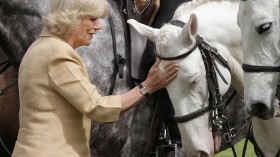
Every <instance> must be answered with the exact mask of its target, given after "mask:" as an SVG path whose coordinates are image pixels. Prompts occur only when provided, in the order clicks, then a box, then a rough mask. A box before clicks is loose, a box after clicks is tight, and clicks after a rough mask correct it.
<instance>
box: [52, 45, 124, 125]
mask: <svg viewBox="0 0 280 157" xmlns="http://www.w3.org/2000/svg"><path fill="white" fill-rule="evenodd" d="M48 73H49V74H48V75H49V79H50V85H51V87H52V88H53V89H54V90H55V91H57V92H58V93H59V94H60V95H61V96H62V97H64V98H65V99H66V100H67V101H68V102H70V103H71V104H72V105H73V106H74V107H75V108H76V109H78V110H79V111H80V112H81V113H83V114H84V115H86V116H87V117H89V118H90V119H93V120H95V121H99V122H113V121H116V120H118V118H119V115H120V112H121V108H122V101H121V96H119V95H115V96H113V95H112V96H101V95H100V94H99V93H98V91H97V89H96V86H94V85H92V84H91V83H90V81H89V78H88V74H87V71H86V69H85V67H84V64H83V62H82V60H81V58H80V57H79V55H78V54H77V53H76V52H75V51H74V50H73V52H67V53H57V54H55V55H54V56H52V57H51V59H50V61H49V64H48Z"/></svg>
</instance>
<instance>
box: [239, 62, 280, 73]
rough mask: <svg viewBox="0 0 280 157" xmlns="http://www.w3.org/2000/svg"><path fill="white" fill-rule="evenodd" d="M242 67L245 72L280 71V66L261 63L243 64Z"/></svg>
mask: <svg viewBox="0 0 280 157" xmlns="http://www.w3.org/2000/svg"><path fill="white" fill-rule="evenodd" d="M242 69H243V71H244V72H249V73H254V72H280V66H279V67H274V66H259V65H249V64H245V63H243V64H242Z"/></svg>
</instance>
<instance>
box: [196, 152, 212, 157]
mask: <svg viewBox="0 0 280 157" xmlns="http://www.w3.org/2000/svg"><path fill="white" fill-rule="evenodd" d="M198 156H200V157H209V156H210V155H209V154H207V153H205V152H204V151H201V152H200V155H198Z"/></svg>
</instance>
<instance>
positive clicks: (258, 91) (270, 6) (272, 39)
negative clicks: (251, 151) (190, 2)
mask: <svg viewBox="0 0 280 157" xmlns="http://www.w3.org/2000/svg"><path fill="white" fill-rule="evenodd" d="M267 22H272V25H271V27H270V29H268V30H267V31H265V32H263V33H258V31H257V30H258V29H259V27H260V26H261V25H262V24H265V23H267ZM238 24H239V26H240V28H241V34H242V47H243V50H244V63H246V64H250V65H259V66H279V65H280V40H279V27H280V26H279V0H270V1H264V0H247V1H240V7H239V12H238ZM278 82H279V73H278V72H272V73H268V72H267V73H264V72H261V73H245V82H244V84H245V92H244V93H245V103H246V109H247V111H248V113H250V114H252V115H253V116H256V117H260V118H263V119H269V120H261V119H258V118H253V130H254V136H255V138H256V142H257V143H258V146H259V147H260V148H261V150H262V152H263V153H264V155H265V156H267V157H274V156H275V155H276V153H277V151H278V149H279V148H280V140H279V139H280V132H279V130H280V118H273V117H274V114H275V112H276V109H277V108H278V102H277V100H276V99H275V92H276V91H275V90H276V87H277V83H278ZM270 118H272V119H270Z"/></svg>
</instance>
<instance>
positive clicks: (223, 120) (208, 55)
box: [155, 20, 251, 157]
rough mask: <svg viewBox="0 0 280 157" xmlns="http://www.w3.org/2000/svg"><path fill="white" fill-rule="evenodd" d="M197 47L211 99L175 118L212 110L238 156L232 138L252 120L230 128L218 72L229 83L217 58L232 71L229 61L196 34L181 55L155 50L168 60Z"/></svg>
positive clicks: (179, 23)
mask: <svg viewBox="0 0 280 157" xmlns="http://www.w3.org/2000/svg"><path fill="white" fill-rule="evenodd" d="M169 23H170V24H172V25H175V26H178V27H181V28H183V27H184V25H185V23H184V22H182V21H179V20H172V21H170V22H169ZM197 48H198V49H199V51H200V53H201V56H202V59H203V62H204V65H205V70H206V79H207V84H208V90H209V99H208V101H209V105H208V106H206V107H203V108H201V109H199V110H197V111H194V112H191V113H189V114H187V115H184V116H181V117H174V119H175V121H176V122H177V123H183V122H187V121H190V120H192V119H195V118H197V117H198V116H200V115H202V114H204V113H206V112H209V111H212V116H211V117H212V123H213V126H214V127H216V128H217V129H218V130H219V131H220V132H221V133H222V134H223V135H224V138H225V142H226V143H227V144H228V145H229V146H230V147H231V148H232V151H233V154H234V156H235V157H237V154H236V151H235V149H234V145H233V143H232V138H233V137H234V136H235V135H236V132H237V129H239V128H240V127H242V126H243V125H244V124H246V123H248V122H249V121H250V120H251V116H247V117H246V118H244V119H243V120H242V122H240V123H238V124H237V125H236V126H235V127H233V128H230V127H229V124H228V121H227V117H226V116H225V115H223V113H222V112H223V111H224V109H225V108H226V107H227V105H228V104H225V103H224V102H223V100H222V95H221V94H220V90H219V86H218V80H217V75H216V72H217V73H218V74H219V76H220V77H221V78H222V80H223V81H224V82H225V83H226V84H228V83H227V81H226V80H225V78H224V77H223V75H222V74H221V72H220V70H219V69H218V66H217V64H216V62H215V58H216V59H218V60H219V61H220V62H221V63H222V64H223V66H224V67H226V68H227V69H228V70H229V71H231V69H230V66H229V64H228V62H227V61H226V60H225V59H224V58H223V57H222V56H221V55H220V54H219V53H218V50H217V49H216V48H215V47H212V46H210V45H209V44H208V43H207V42H206V41H204V39H203V38H202V37H200V36H199V35H197V36H196V42H195V44H194V45H193V47H192V48H190V50H189V51H187V52H185V53H183V54H181V55H178V56H174V57H163V56H160V55H159V54H158V53H157V52H155V54H156V56H157V57H158V58H160V59H161V60H167V61H170V60H178V59H183V58H185V57H187V56H188V55H190V54H191V53H192V52H193V51H194V50H195V49H197ZM235 93H236V92H234V93H233V94H232V95H231V96H230V97H231V98H230V99H232V97H233V95H234V94H235ZM229 101H230V100H229ZM229 101H227V102H226V103H229Z"/></svg>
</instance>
